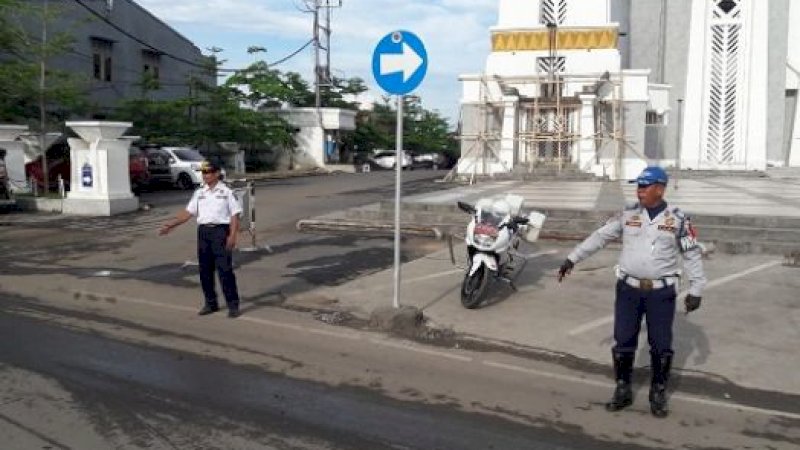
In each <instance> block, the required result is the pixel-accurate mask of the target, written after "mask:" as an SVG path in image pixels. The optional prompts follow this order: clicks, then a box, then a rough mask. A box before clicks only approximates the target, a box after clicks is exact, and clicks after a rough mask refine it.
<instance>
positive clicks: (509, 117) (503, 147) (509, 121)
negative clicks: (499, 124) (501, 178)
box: [498, 95, 519, 171]
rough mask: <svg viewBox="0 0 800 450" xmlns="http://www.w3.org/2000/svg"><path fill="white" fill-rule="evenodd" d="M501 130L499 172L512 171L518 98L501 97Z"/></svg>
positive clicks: (515, 150) (516, 141)
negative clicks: (500, 163)
mask: <svg viewBox="0 0 800 450" xmlns="http://www.w3.org/2000/svg"><path fill="white" fill-rule="evenodd" d="M503 106H504V108H503V129H502V131H501V134H500V154H499V155H498V156H499V157H500V161H502V166H501V167H500V168H499V171H504V170H507V171H512V170H513V169H514V164H515V163H516V162H517V161H516V156H517V148H518V147H519V146H518V139H517V138H518V129H519V109H518V108H519V97H517V96H511V95H505V96H503Z"/></svg>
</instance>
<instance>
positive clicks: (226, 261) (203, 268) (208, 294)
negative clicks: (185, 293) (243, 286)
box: [197, 225, 239, 310]
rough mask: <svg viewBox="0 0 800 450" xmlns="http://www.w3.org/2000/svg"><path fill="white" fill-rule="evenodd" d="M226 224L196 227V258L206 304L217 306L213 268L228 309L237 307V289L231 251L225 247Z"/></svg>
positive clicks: (236, 308) (212, 306)
mask: <svg viewBox="0 0 800 450" xmlns="http://www.w3.org/2000/svg"><path fill="white" fill-rule="evenodd" d="M228 229H229V227H228V226H227V225H216V226H213V227H212V226H207V225H200V226H199V227H197V260H198V262H199V264H200V284H201V285H202V286H203V295H204V296H205V301H206V306H208V307H211V308H218V307H219V304H218V302H217V290H216V288H215V287H214V270H215V269H216V271H217V273H218V274H219V281H220V283H221V284H222V294H223V295H224V296H225V303H227V304H228V309H230V310H238V309H239V290H238V289H237V288H236V275H234V274H233V258H232V252H231V251H230V250H228V249H227V248H225V241H226V240H227V239H228Z"/></svg>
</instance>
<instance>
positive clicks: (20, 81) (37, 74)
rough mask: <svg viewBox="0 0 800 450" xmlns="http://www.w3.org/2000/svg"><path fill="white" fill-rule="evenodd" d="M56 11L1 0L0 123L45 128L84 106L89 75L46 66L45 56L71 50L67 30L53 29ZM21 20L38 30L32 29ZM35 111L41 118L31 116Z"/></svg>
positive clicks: (56, 8)
mask: <svg viewBox="0 0 800 450" xmlns="http://www.w3.org/2000/svg"><path fill="white" fill-rule="evenodd" d="M61 9H62V8H60V7H59V5H57V4H56V5H49V6H48V5H33V4H31V3H29V2H23V1H21V0H0V61H2V64H0V121H5V122H23V123H28V124H29V125H32V126H34V127H35V128H46V124H47V123H52V122H54V121H62V120H63V119H64V118H66V117H68V116H69V115H70V114H71V113H74V112H80V111H82V110H84V109H85V108H86V106H87V104H88V103H87V101H86V85H87V82H88V79H87V78H85V77H79V76H77V75H74V74H72V73H69V72H66V71H62V70H54V69H52V68H49V67H47V61H48V60H49V59H51V58H53V57H54V56H57V55H60V54H64V53H65V52H68V51H70V50H71V44H72V37H71V34H70V33H68V32H67V31H63V30H60V31H54V30H53V29H52V28H53V27H52V23H53V21H54V19H55V18H56V17H58V16H59V15H60V14H61V13H62V11H61ZM23 24H29V25H30V24H32V25H37V24H38V25H39V26H40V28H39V29H38V30H36V32H33V31H29V30H28V29H26V27H25V26H23ZM33 29H34V27H33V26H31V27H30V30H33ZM43 68H44V70H43ZM42 75H43V76H44V83H42V82H41V81H42V80H41V78H42ZM40 109H41V110H42V111H40ZM40 113H43V114H44V120H40V121H38V122H37V121H35V120H33V118H34V117H37V118H38V117H40ZM41 122H44V126H42V123H41ZM37 125H38V126H37Z"/></svg>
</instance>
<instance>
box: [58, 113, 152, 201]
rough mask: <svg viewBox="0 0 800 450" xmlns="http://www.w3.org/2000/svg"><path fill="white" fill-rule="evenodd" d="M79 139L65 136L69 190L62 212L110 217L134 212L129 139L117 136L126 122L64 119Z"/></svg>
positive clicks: (120, 134) (126, 127) (127, 126)
mask: <svg viewBox="0 0 800 450" xmlns="http://www.w3.org/2000/svg"><path fill="white" fill-rule="evenodd" d="M66 125H67V126H68V127H70V128H72V129H73V130H74V131H75V133H77V134H78V136H80V137H79V138H69V140H68V142H69V147H70V172H71V173H70V180H71V181H70V191H69V194H67V198H66V199H65V200H64V213H66V214H76V215H84V216H112V215H115V214H121V213H126V212H130V211H136V210H137V209H138V208H139V199H138V198H136V197H135V196H134V195H133V193H132V192H131V184H130V169H129V167H128V161H129V155H128V148H129V147H130V145H131V141H130V140H129V139H120V137H121V136H122V134H123V133H125V130H127V129H128V128H130V127H131V126H132V124H131V123H130V122H67V123H66Z"/></svg>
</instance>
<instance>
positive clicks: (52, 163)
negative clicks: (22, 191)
mask: <svg viewBox="0 0 800 450" xmlns="http://www.w3.org/2000/svg"><path fill="white" fill-rule="evenodd" d="M47 168H48V172H47V178H49V185H50V189H51V190H52V189H57V188H58V177H59V176H61V179H63V180H64V186H65V187H66V188H67V189H69V185H70V181H71V175H72V171H71V164H70V159H69V148H68V147H66V146H53V147H51V148H50V149H49V150H48V151H47ZM128 174H129V176H130V182H131V190H132V191H133V192H137V193H138V192H139V191H140V190H141V189H142V188H143V187H144V186H146V185H147V184H148V183H149V182H150V172H149V170H148V164H147V157H146V156H145V155H144V153H143V152H142V150H141V149H140V148H139V147H137V146H133V145H132V146H131V147H130V149H129V150H128ZM25 176H26V178H28V179H29V180H30V179H31V178H32V179H34V180H35V181H36V184H37V186H38V188H39V189H43V188H44V174H43V173H42V157H41V156H39V157H38V158H36V159H34V160H33V161H31V162H29V163H27V164H25Z"/></svg>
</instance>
